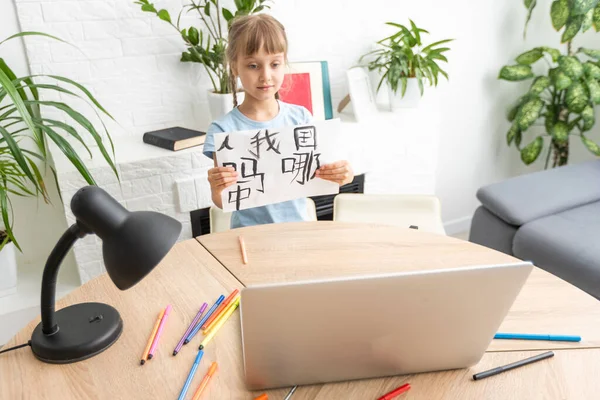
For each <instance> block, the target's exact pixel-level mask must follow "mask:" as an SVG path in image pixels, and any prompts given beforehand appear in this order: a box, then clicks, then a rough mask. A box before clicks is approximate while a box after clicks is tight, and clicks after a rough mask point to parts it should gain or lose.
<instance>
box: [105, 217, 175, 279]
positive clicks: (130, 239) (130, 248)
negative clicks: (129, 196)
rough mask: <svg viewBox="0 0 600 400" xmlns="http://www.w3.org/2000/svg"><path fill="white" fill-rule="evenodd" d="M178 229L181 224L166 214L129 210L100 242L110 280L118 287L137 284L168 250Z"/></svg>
mask: <svg viewBox="0 0 600 400" xmlns="http://www.w3.org/2000/svg"><path fill="white" fill-rule="evenodd" d="M180 231H181V224H180V223H179V222H177V221H176V220H174V219H172V218H170V217H168V216H166V215H163V214H159V213H155V212H152V211H137V212H132V213H130V214H129V216H128V217H127V219H126V220H125V221H124V222H123V224H122V225H121V226H120V227H119V229H118V230H117V231H116V232H115V233H114V234H113V235H111V236H110V237H109V238H108V239H106V240H104V242H103V245H102V253H103V254H104V265H105V266H106V271H107V272H108V275H109V276H110V279H112V281H113V282H114V283H115V285H116V286H117V287H118V288H119V289H121V290H125V289H129V288H130V287H132V286H133V285H135V284H136V283H138V282H139V281H140V280H141V279H142V278H144V277H145V276H146V275H147V274H148V273H149V272H150V271H151V270H152V269H153V268H154V266H156V265H158V263H159V262H160V260H162V259H163V257H164V256H165V255H166V254H167V253H168V252H169V250H170V249H171V247H173V244H174V243H175V241H176V240H177V238H178V236H179V233H180Z"/></svg>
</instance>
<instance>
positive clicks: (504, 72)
mask: <svg viewBox="0 0 600 400" xmlns="http://www.w3.org/2000/svg"><path fill="white" fill-rule="evenodd" d="M498 78H499V79H504V80H506V81H511V82H516V81H523V80H525V79H529V78H533V72H532V71H531V66H529V65H520V64H519V65H505V66H504V67H502V69H501V70H500V74H499V75H498Z"/></svg>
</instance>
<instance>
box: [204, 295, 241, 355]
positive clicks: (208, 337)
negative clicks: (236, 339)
mask: <svg viewBox="0 0 600 400" xmlns="http://www.w3.org/2000/svg"><path fill="white" fill-rule="evenodd" d="M232 304H233V306H232V307H230V308H229V309H228V310H227V313H225V314H224V315H223V318H221V320H220V321H219V322H218V323H217V324H216V325H215V326H214V328H213V329H211V331H210V333H209V334H208V335H206V337H205V338H204V340H202V343H200V349H203V348H205V347H206V345H207V344H208V342H210V341H211V340H212V338H214V337H215V335H216V334H217V332H218V331H219V329H221V327H222V326H223V324H225V322H227V319H229V317H230V316H231V314H233V312H234V311H235V309H236V308H238V306H239V305H240V299H239V298H238V299H236V300H235V301H234V302H233V303H232Z"/></svg>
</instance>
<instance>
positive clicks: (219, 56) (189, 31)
mask: <svg viewBox="0 0 600 400" xmlns="http://www.w3.org/2000/svg"><path fill="white" fill-rule="evenodd" d="M269 1H270V0H235V7H236V10H235V13H232V12H231V11H230V10H229V9H227V8H225V7H222V6H221V4H220V2H219V0H190V2H189V3H188V4H186V5H184V6H183V8H182V9H181V11H180V12H179V15H178V16H177V20H176V21H175V23H173V20H172V18H171V15H170V14H169V12H168V11H167V10H165V9H161V10H157V9H156V7H155V6H154V4H153V3H150V2H149V0H138V1H135V4H139V5H140V6H141V8H142V11H145V12H149V13H152V14H155V15H156V16H157V17H158V18H160V19H161V20H163V21H165V22H166V23H168V24H169V25H171V26H172V27H173V29H175V30H176V31H177V32H179V34H180V35H181V38H182V39H183V41H184V44H185V46H186V47H187V50H186V51H184V52H183V53H182V54H181V61H183V62H196V63H199V64H201V65H202V66H203V67H204V70H205V71H206V73H207V74H208V77H209V78H210V81H211V83H212V88H211V89H210V90H209V91H208V102H209V107H210V113H211V116H212V118H213V119H215V118H218V117H220V116H221V115H224V114H226V113H227V112H229V111H230V110H231V109H232V108H233V95H232V92H233V88H232V85H231V81H230V77H229V68H228V65H227V60H226V59H225V53H226V50H227V38H226V36H225V34H226V32H227V30H228V28H229V25H230V23H231V21H232V20H233V19H234V18H235V17H238V16H240V15H250V14H256V13H259V12H260V11H262V10H264V9H266V8H270V6H269V5H268V4H267V3H268V2H269ZM184 12H185V13H186V14H187V13H189V12H197V13H198V17H199V18H200V21H201V22H202V26H203V28H200V29H198V28H196V27H193V26H191V27H189V28H183V29H182V28H181V25H180V21H181V15H182V14H183V13H184ZM241 96H243V92H241V93H240V94H238V100H239V101H241V100H242V99H243V97H241Z"/></svg>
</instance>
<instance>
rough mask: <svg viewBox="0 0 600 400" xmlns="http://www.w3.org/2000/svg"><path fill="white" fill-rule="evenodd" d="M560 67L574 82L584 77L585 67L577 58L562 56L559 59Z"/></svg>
mask: <svg viewBox="0 0 600 400" xmlns="http://www.w3.org/2000/svg"><path fill="white" fill-rule="evenodd" d="M558 65H559V66H560V69H561V70H562V71H563V72H564V73H565V75H567V76H568V77H569V78H571V79H573V80H576V79H579V78H581V76H582V75H583V65H581V62H580V61H579V59H578V58H577V57H574V56H561V57H559V59H558Z"/></svg>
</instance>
